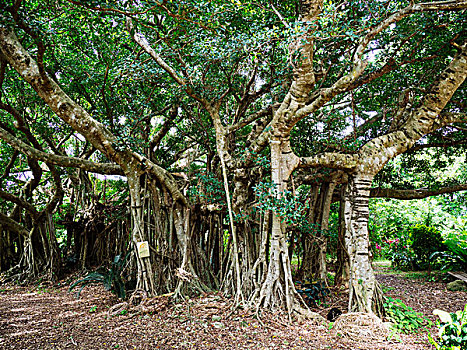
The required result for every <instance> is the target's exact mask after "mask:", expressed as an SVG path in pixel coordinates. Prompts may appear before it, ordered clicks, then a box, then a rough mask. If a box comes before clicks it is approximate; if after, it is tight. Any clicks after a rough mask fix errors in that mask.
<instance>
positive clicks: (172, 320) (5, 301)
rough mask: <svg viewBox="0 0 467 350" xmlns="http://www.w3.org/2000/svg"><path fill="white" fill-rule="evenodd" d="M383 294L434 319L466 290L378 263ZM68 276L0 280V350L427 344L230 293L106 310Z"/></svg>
mask: <svg viewBox="0 0 467 350" xmlns="http://www.w3.org/2000/svg"><path fill="white" fill-rule="evenodd" d="M375 267H376V270H377V273H378V280H379V281H380V282H381V284H382V285H383V290H384V291H385V295H386V296H389V297H392V298H397V299H400V300H402V301H403V302H404V303H405V304H406V305H408V306H411V307H412V308H413V309H414V310H415V311H419V312H422V313H423V314H424V315H425V316H427V317H429V318H431V319H432V320H434V318H433V315H432V311H433V310H434V309H442V310H445V311H449V312H454V311H456V310H460V309H463V307H464V305H465V303H466V301H467V293H465V292H449V291H447V290H446V285H445V283H443V282H434V281H432V280H433V279H434V278H433V276H434V275H427V274H423V273H411V274H410V273H396V272H394V271H392V270H391V269H390V268H389V267H388V266H387V265H384V264H381V263H377V264H376V266H375ZM67 283H69V281H62V282H61V283H60V284H57V285H46V284H43V283H42V284H40V283H39V284H35V285H30V286H18V285H12V284H3V285H0V349H417V350H420V349H433V347H432V346H431V345H430V344H429V342H428V338H427V334H428V332H431V333H432V334H433V335H436V333H437V331H436V327H433V328H431V329H430V330H424V331H421V332H420V333H417V334H409V335H406V334H399V335H396V336H393V337H392V340H379V341H378V340H369V339H367V338H364V339H350V338H348V337H347V336H345V335H342V334H339V333H336V331H335V330H333V329H329V328H330V327H329V325H328V324H325V325H318V324H315V323H313V322H311V321H302V322H298V321H294V322H293V323H292V324H289V323H287V320H286V318H285V317H284V315H279V314H264V313H263V314H262V316H261V320H262V322H263V323H264V326H263V325H262V324H261V323H260V321H259V320H258V319H257V318H256V317H255V312H254V310H247V309H237V310H235V311H234V312H232V310H231V300H229V299H227V298H224V297H223V296H222V295H220V294H218V293H216V294H207V295H203V296H200V297H198V298H195V299H191V300H189V301H187V302H183V303H178V304H175V303H172V302H171V301H170V300H169V298H168V297H167V296H162V297H157V298H154V299H148V300H150V301H151V302H150V303H147V304H146V306H147V307H146V309H145V310H141V309H140V310H139V312H136V309H134V310H132V309H131V308H130V310H123V311H122V312H120V313H119V314H118V315H117V316H113V317H110V316H109V309H110V308H111V307H112V306H113V305H115V304H117V303H118V300H117V299H116V298H115V297H114V296H113V295H111V294H110V293H108V292H106V291H104V290H103V288H102V287H100V286H93V287H86V288H84V290H83V292H82V293H81V298H80V299H76V298H75V296H74V295H73V294H70V293H69V292H68V288H67ZM346 303H347V295H346V294H345V292H336V291H334V292H333V293H332V296H331V297H330V298H328V300H327V303H326V307H324V306H323V307H320V308H314V309H313V311H316V312H319V313H320V314H322V315H323V316H324V317H326V314H327V312H328V311H329V309H330V308H331V307H339V308H341V309H342V310H345V309H346Z"/></svg>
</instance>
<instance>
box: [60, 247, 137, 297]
mask: <svg viewBox="0 0 467 350" xmlns="http://www.w3.org/2000/svg"><path fill="white" fill-rule="evenodd" d="M129 255H130V252H128V254H127V255H126V256H125V257H123V258H122V257H121V255H117V256H116V257H115V259H114V261H113V262H112V266H111V268H110V269H108V268H105V267H101V268H99V269H97V270H96V271H94V272H91V273H89V274H88V275H87V276H86V277H84V278H82V279H80V280H78V281H76V282H75V283H73V284H72V285H71V286H70V288H69V289H68V291H70V292H71V291H72V290H73V289H74V288H75V287H77V286H78V285H81V288H80V289H79V290H78V293H77V295H76V296H77V298H79V296H80V294H81V291H82V290H83V288H84V287H86V286H87V285H91V284H103V285H104V288H105V290H107V291H111V292H112V293H114V294H115V295H116V296H117V297H119V298H120V299H125V297H126V291H125V284H124V283H123V279H122V271H123V268H124V267H125V262H126V260H127V258H128V256H129Z"/></svg>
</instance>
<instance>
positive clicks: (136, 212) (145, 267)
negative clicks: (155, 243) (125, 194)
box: [127, 174, 155, 296]
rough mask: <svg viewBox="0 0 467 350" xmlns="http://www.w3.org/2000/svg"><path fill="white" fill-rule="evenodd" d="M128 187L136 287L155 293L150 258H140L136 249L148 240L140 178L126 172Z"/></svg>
mask: <svg viewBox="0 0 467 350" xmlns="http://www.w3.org/2000/svg"><path fill="white" fill-rule="evenodd" d="M127 178H128V187H129V189H130V205H131V219H132V234H131V237H132V240H133V246H134V248H135V258H136V265H137V267H138V272H137V285H136V289H142V290H145V291H146V292H147V293H148V295H149V296H153V295H155V286H154V274H153V271H152V264H151V258H150V257H145V258H142V257H140V256H139V253H138V251H137V243H138V242H142V241H148V240H149V238H148V237H147V235H146V232H145V231H144V222H143V212H142V200H141V186H140V178H139V176H137V175H134V174H127Z"/></svg>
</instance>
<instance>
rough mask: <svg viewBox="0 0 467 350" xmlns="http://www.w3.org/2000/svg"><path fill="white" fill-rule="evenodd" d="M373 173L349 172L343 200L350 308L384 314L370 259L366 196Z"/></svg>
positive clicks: (351, 309)
mask: <svg viewBox="0 0 467 350" xmlns="http://www.w3.org/2000/svg"><path fill="white" fill-rule="evenodd" d="M372 180H373V175H368V174H354V175H350V176H349V182H348V184H347V190H346V193H345V201H344V218H345V243H346V248H347V252H348V255H349V262H350V280H349V294H350V295H349V312H368V313H372V312H374V313H375V314H376V315H378V316H381V315H382V314H383V307H382V292H381V289H380V287H379V285H378V282H377V281H376V278H375V274H374V272H373V268H372V266H371V261H370V256H369V252H370V247H369V236H368V217H369V209H368V200H369V194H370V188H371V182H372Z"/></svg>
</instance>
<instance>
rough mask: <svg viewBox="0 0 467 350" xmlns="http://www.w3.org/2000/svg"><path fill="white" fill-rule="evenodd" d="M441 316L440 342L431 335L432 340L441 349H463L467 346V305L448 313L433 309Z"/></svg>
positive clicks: (439, 324)
mask: <svg viewBox="0 0 467 350" xmlns="http://www.w3.org/2000/svg"><path fill="white" fill-rule="evenodd" d="M433 314H435V315H438V316H439V317H440V321H438V322H437V324H438V327H439V338H440V340H439V342H437V341H435V340H434V339H433V338H432V337H431V336H430V337H429V339H430V342H431V343H432V344H433V345H434V346H435V347H436V349H439V350H462V349H466V348H467V305H466V306H465V308H464V310H463V311H457V312H453V313H447V312H445V311H441V310H435V311H433Z"/></svg>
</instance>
